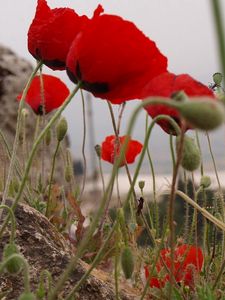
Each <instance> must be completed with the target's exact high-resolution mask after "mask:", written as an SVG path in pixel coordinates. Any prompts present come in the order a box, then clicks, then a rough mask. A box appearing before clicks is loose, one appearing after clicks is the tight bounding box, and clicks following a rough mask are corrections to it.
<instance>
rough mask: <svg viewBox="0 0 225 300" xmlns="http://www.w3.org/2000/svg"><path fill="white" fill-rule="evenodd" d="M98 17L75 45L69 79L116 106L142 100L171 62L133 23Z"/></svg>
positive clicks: (73, 44) (69, 65)
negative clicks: (151, 81)
mask: <svg viewBox="0 0 225 300" xmlns="http://www.w3.org/2000/svg"><path fill="white" fill-rule="evenodd" d="M100 12H101V11H100V10H98V13H100ZM98 13H95V15H94V17H93V19H92V20H91V21H90V22H89V24H88V26H86V27H85V28H83V30H81V32H80V33H79V34H78V35H77V36H76V38H75V39H74V41H73V43H72V46H71V48H70V51H69V53H68V56H67V62H66V69H67V73H68V76H69V78H70V79H71V80H72V81H73V82H74V83H77V82H78V81H81V82H82V88H83V89H85V90H87V91H90V92H91V93H93V95H94V96H96V97H100V98H102V99H107V100H109V101H111V102H112V103H114V101H115V103H117V104H120V103H122V102H124V101H126V100H132V99H136V98H139V97H140V91H141V90H142V88H143V86H144V85H145V84H146V83H147V82H148V81H149V79H152V78H154V77H155V76H157V75H159V74H161V73H163V72H165V71H166V70H167V58H166V57H165V56H164V55H162V54H161V53H160V51H159V49H158V48H157V46H156V44H155V42H153V41H151V40H150V39H149V38H148V37H146V36H145V35H144V34H143V33H142V32H141V31H140V30H139V29H138V28H137V27H136V26H135V25H134V24H133V23H132V22H129V21H126V20H124V19H122V18H121V17H119V16H115V15H107V14H103V15H98Z"/></svg>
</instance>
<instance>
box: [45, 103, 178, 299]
mask: <svg viewBox="0 0 225 300" xmlns="http://www.w3.org/2000/svg"><path fill="white" fill-rule="evenodd" d="M149 104H165V105H167V106H170V107H171V106H172V107H177V102H176V101H173V100H171V101H170V102H168V101H166V100H164V99H162V98H153V99H150V100H147V101H145V102H142V103H141V104H140V105H139V106H138V107H137V108H136V109H135V110H134V112H133V114H132V116H131V119H130V121H129V124H128V129H127V134H126V136H127V138H125V141H124V143H123V145H122V147H121V151H120V153H119V155H118V157H117V158H116V160H115V163H114V165H113V170H112V174H111V178H110V180H109V182H108V185H107V188H106V192H105V194H104V195H103V197H102V199H101V202H100V207H99V209H98V211H97V212H96V214H95V216H94V218H93V220H92V223H91V225H90V226H89V229H88V230H87V232H86V235H85V237H84V238H83V240H82V241H81V242H80V245H79V247H78V248H77V250H76V255H75V256H74V257H73V258H71V261H70V262H69V264H68V265H67V268H66V270H65V271H64V273H63V274H62V275H61V277H60V278H59V280H58V282H57V283H56V286H55V289H54V290H53V292H52V293H51V295H50V297H49V299H48V300H54V299H55V298H56V296H57V293H58V291H59V290H61V288H62V286H63V285H64V283H65V282H66V280H67V278H68V277H69V275H70V274H71V272H72V270H73V269H74V268H75V266H76V263H77V261H78V259H79V258H80V257H81V256H82V254H83V252H84V251H85V249H86V247H87V245H88V243H89V241H90V239H91V237H92V235H93V233H94V232H95V230H96V228H97V226H98V223H99V220H100V217H101V216H102V213H103V211H104V208H105V204H106V202H107V199H108V194H109V193H110V190H111V186H112V184H113V183H114V181H115V177H116V174H117V170H118V168H119V166H120V164H121V161H122V160H123V158H124V154H125V149H126V148H127V145H128V142H129V136H130V135H131V132H132V130H133V127H134V123H135V121H136V119H137V115H138V113H139V112H140V111H141V109H142V108H143V107H144V106H147V105H149ZM165 118H168V119H169V120H170V121H171V123H172V124H173V125H174V126H175V128H177V130H178V131H179V130H180V128H179V127H178V125H177V124H176V122H175V121H174V120H171V118H170V117H168V116H166V117H165ZM146 147H147V145H146ZM146 147H145V150H146ZM142 152H143V151H142ZM142 160H143V157H142ZM141 164H142V161H141V162H140V163H139V169H140V166H141ZM136 179H137V174H136ZM136 179H135V180H134V179H133V183H132V185H133V186H134V184H135V182H136ZM132 189H133V187H130V190H129V193H130V195H131V192H132ZM129 198H130V196H129ZM129 198H128V200H129Z"/></svg>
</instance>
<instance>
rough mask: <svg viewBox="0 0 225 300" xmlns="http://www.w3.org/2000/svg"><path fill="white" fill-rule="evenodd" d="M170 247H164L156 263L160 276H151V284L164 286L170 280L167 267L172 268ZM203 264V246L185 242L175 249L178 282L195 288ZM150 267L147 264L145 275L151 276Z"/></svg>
mask: <svg viewBox="0 0 225 300" xmlns="http://www.w3.org/2000/svg"><path fill="white" fill-rule="evenodd" d="M170 255H171V254H170V249H162V250H161V251H160V257H159V260H158V262H157V263H156V271H157V273H158V274H159V273H161V275H160V277H155V276H153V277H151V279H150V282H149V283H150V286H151V287H157V288H162V287H164V285H165V284H166V282H168V281H169V280H170V275H169V274H168V272H167V270H166V268H165V266H166V267H167V269H171V265H172V264H171V260H170ZM202 265H203V253H202V250H201V248H198V247H195V246H192V245H187V244H183V245H181V246H177V247H176V248H175V251H174V274H173V276H174V279H175V280H176V282H183V283H184V284H185V285H187V286H189V287H191V288H193V286H194V279H195V276H196V275H197V274H198V273H199V272H200V271H201V269H202ZM149 275H150V274H149V269H148V267H147V266H145V277H146V279H147V278H148V277H149Z"/></svg>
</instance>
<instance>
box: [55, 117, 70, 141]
mask: <svg viewBox="0 0 225 300" xmlns="http://www.w3.org/2000/svg"><path fill="white" fill-rule="evenodd" d="M67 129H68V125H67V121H66V119H65V118H62V119H61V120H60V121H59V123H58V124H57V127H56V134H57V140H58V142H61V141H62V140H63V139H64V137H65V135H66V133H67Z"/></svg>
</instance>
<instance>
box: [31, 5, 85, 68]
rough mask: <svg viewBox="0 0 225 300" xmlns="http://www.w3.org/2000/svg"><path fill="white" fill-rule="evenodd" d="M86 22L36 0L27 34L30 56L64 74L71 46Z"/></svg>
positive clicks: (72, 14) (79, 17)
mask: <svg viewBox="0 0 225 300" xmlns="http://www.w3.org/2000/svg"><path fill="white" fill-rule="evenodd" d="M87 21H88V18H87V17H86V16H78V15H77V14H76V13H75V11H74V10H73V9H70V8H55V9H51V8H50V7H49V6H48V4H47V2H46V0H38V2H37V9H36V14H35V17H34V19H33V21H32V23H31V25H30V28H29V31H28V50H29V52H30V53H31V54H32V55H33V56H34V58H36V59H37V60H42V61H43V62H44V64H46V65H47V66H48V67H50V68H51V69H53V70H64V69H65V61H66V56H67V54H68V51H69V48H70V46H71V43H72V41H73V40H74V38H75V37H76V35H77V34H78V32H79V31H80V30H81V28H82V26H84V25H85V23H86V22H87Z"/></svg>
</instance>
